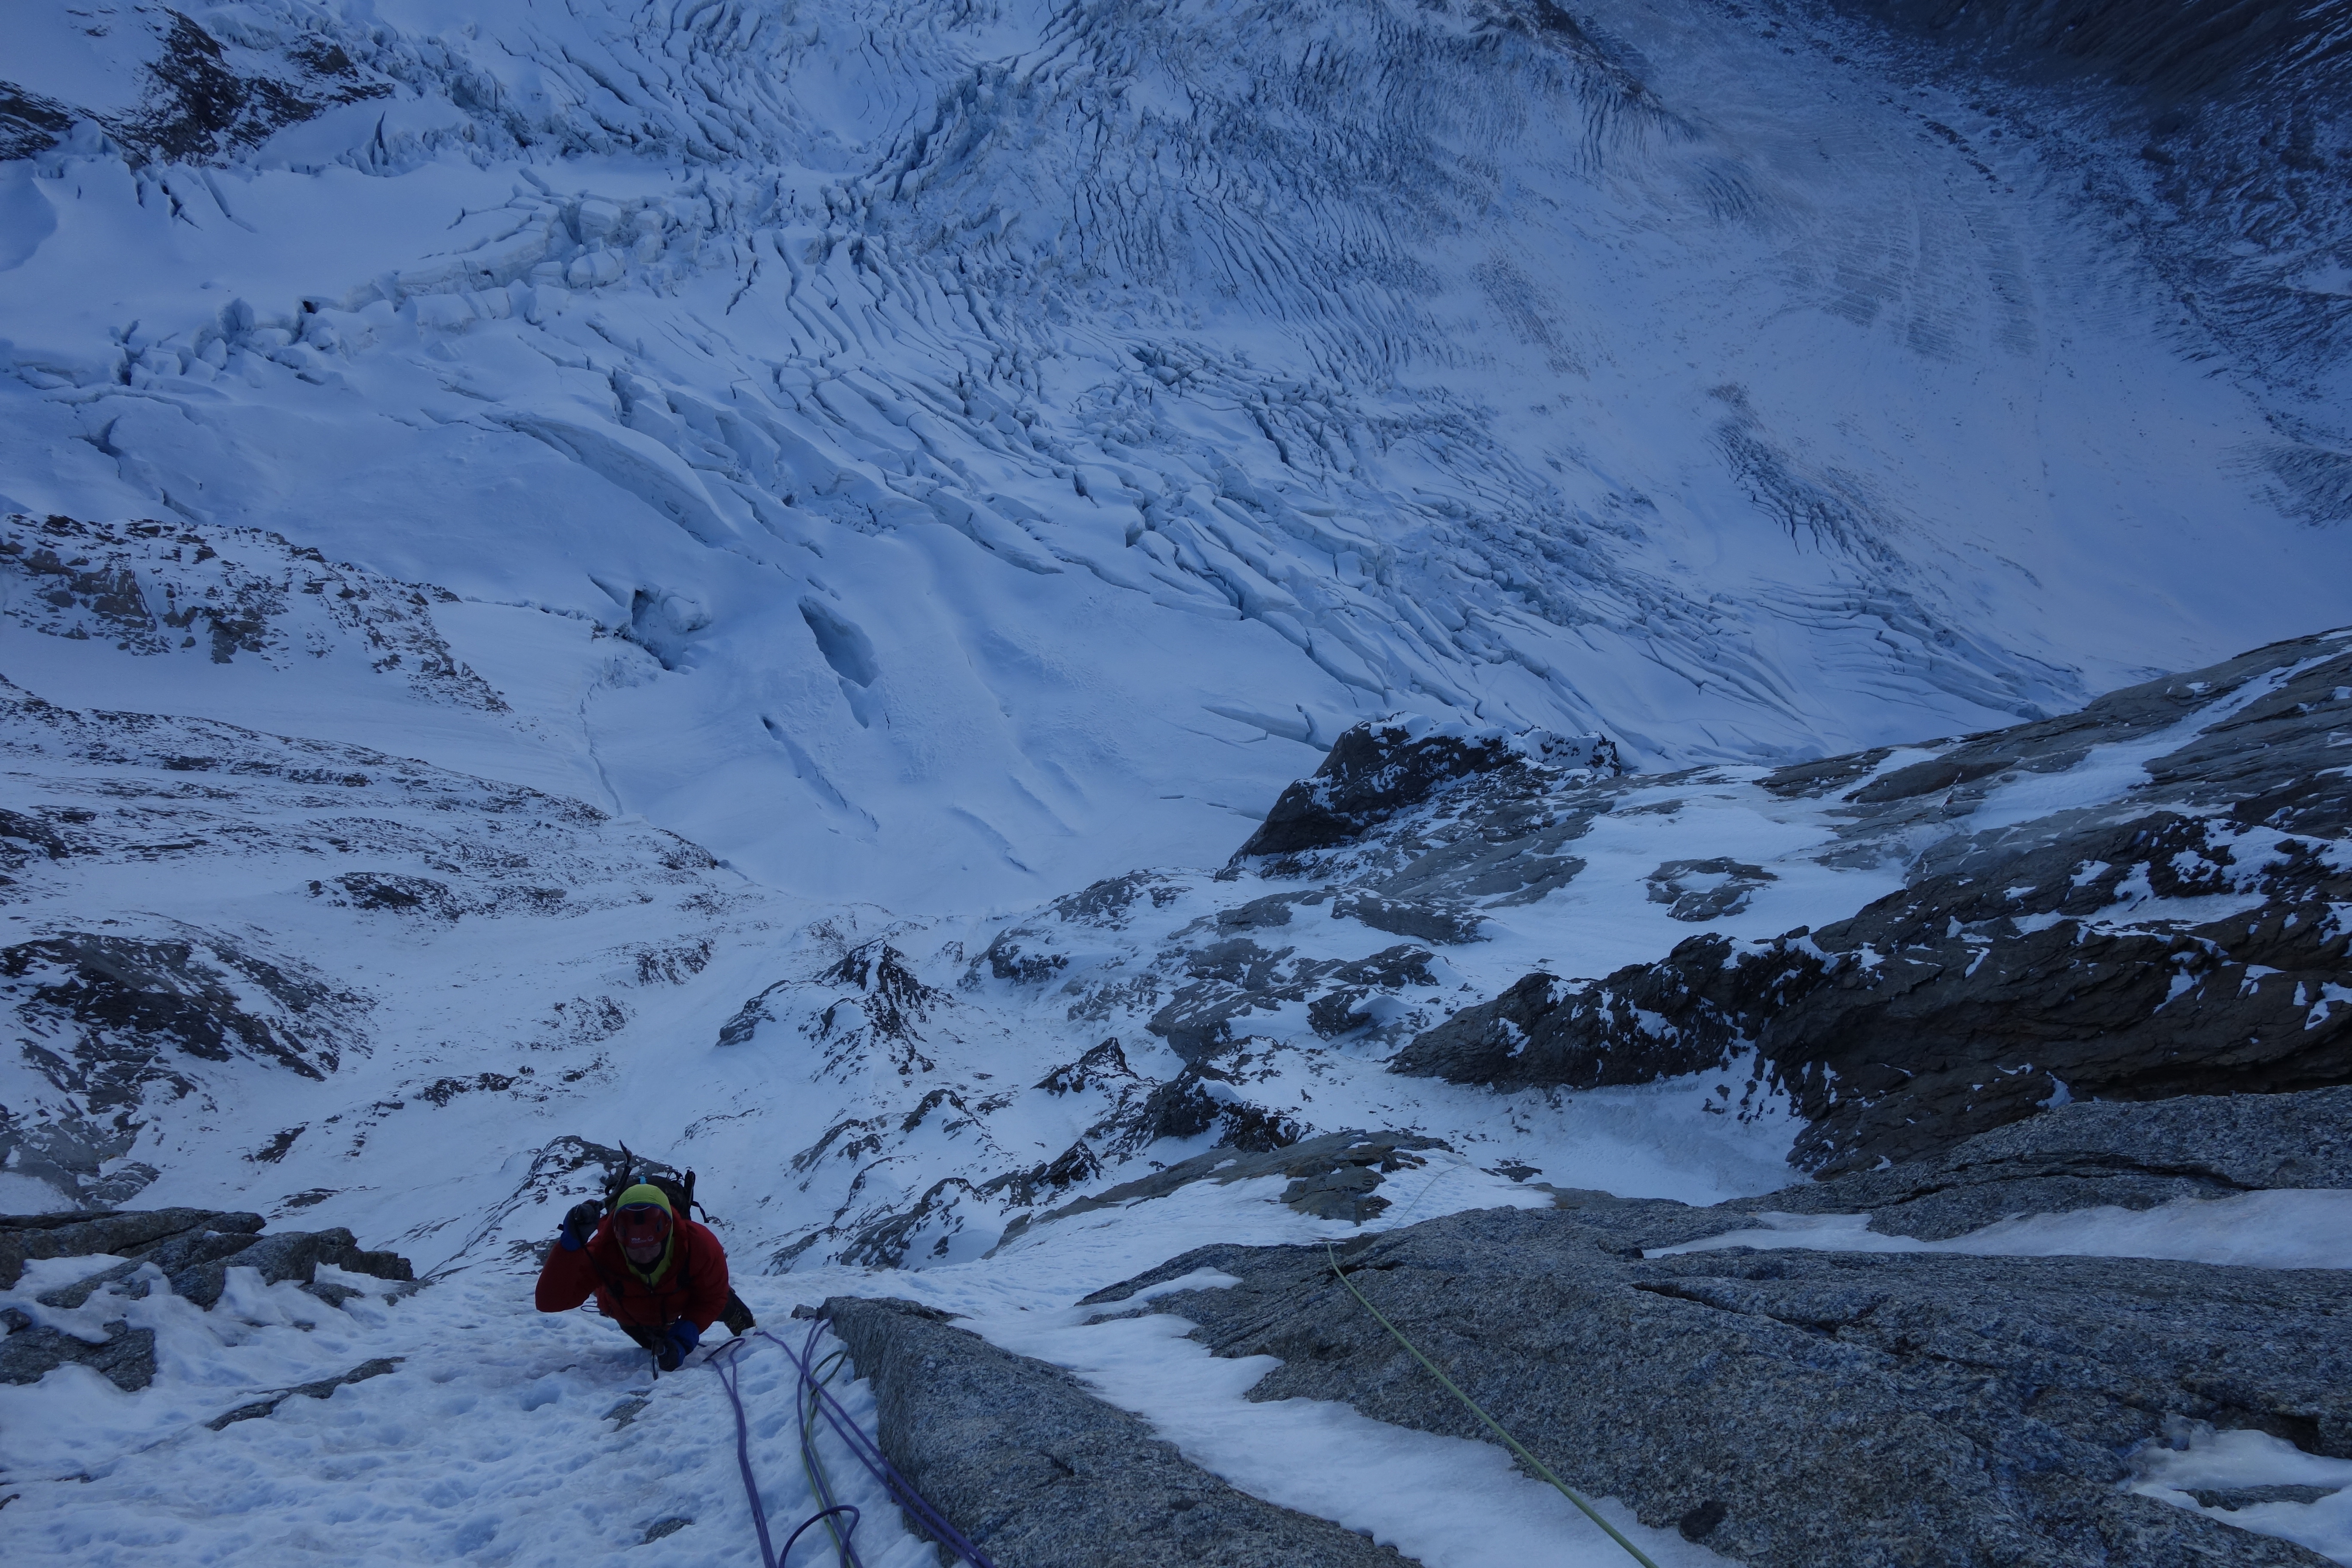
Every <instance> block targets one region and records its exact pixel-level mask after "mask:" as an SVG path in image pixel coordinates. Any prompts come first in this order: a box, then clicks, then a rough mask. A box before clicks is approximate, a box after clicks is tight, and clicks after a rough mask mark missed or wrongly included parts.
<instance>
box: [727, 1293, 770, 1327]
mask: <svg viewBox="0 0 2352 1568" xmlns="http://www.w3.org/2000/svg"><path fill="white" fill-rule="evenodd" d="M719 1321H720V1322H722V1323H724V1324H726V1325H727V1331H728V1332H729V1333H730V1334H748V1333H750V1332H751V1331H752V1330H753V1329H756V1328H758V1327H759V1326H760V1320H759V1319H757V1318H755V1317H753V1316H752V1315H751V1308H749V1307H747V1306H745V1305H743V1298H742V1297H740V1296H738V1295H737V1294H735V1292H734V1291H732V1290H730V1291H728V1292H727V1310H724V1311H722V1312H720V1313H719Z"/></svg>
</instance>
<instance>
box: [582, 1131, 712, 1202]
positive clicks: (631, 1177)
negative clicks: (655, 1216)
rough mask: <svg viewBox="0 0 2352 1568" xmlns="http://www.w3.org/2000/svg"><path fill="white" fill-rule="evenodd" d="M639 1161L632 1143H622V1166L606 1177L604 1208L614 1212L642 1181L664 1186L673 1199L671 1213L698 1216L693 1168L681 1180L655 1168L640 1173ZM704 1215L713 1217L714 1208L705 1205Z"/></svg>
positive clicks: (663, 1193)
mask: <svg viewBox="0 0 2352 1568" xmlns="http://www.w3.org/2000/svg"><path fill="white" fill-rule="evenodd" d="M638 1163H639V1162H638V1159H637V1157H636V1156H635V1154H632V1153H631V1152H629V1146H628V1145H627V1144H626V1143H624V1144H622V1145H621V1164H620V1168H619V1169H618V1170H616V1171H614V1173H612V1174H611V1175H609V1176H607V1177H606V1178H604V1212H605V1213H606V1214H611V1213H612V1212H613V1210H614V1208H616V1207H618V1206H619V1205H620V1201H621V1194H623V1193H625V1192H627V1191H628V1190H629V1189H630V1188H631V1187H633V1186H635V1185H636V1184H638V1183H640V1182H642V1183H644V1184H646V1186H649V1187H655V1188H658V1189H659V1190H660V1192H661V1194H662V1196H664V1197H666V1198H667V1199H668V1200H669V1208H670V1213H672V1214H674V1215H677V1217H678V1218H680V1219H691V1218H693V1217H694V1210H695V1207H696V1205H695V1201H694V1173H693V1172H692V1171H688V1173H686V1177H685V1179H684V1180H682V1181H681V1180H680V1179H679V1178H678V1177H677V1176H675V1175H664V1174H660V1173H656V1172H654V1171H646V1172H645V1173H642V1174H639V1173H635V1167H636V1165H637V1164H638ZM702 1215H703V1217H704V1218H705V1219H708V1218H709V1217H710V1211H709V1209H704V1210H703V1211H702Z"/></svg>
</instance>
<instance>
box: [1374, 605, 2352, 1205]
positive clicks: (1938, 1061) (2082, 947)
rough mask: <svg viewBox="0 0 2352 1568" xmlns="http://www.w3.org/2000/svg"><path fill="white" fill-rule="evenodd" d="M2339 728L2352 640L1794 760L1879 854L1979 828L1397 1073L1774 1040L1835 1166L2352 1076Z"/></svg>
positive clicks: (1535, 978) (2291, 648)
mask: <svg viewBox="0 0 2352 1568" xmlns="http://www.w3.org/2000/svg"><path fill="white" fill-rule="evenodd" d="M2347 735H2352V638H2347V636H2346V635H2345V634H2343V633H2335V634H2330V635H2328V636H2326V637H2306V638H2303V639H2299V640H2297V641H2294V642H2287V643H2280V644H2277V645H2274V646H2273V647H2268V648H2263V649H2260V650H2258V651H2256V652H2254V653H2252V654H2248V655H2245V656H2243V657H2242V658H2237V659H2232V660H2231V661H2229V662H2227V663H2225V664H2221V665H2217V666H2214V667H2212V668H2208V669H2202V670H2196V671H2191V672H2189V673H2188V674H2185V675H2179V676H2174V677H2170V678H2168V679H2164V680H2160V681H2154V682H2150V683H2148V684H2147V685H2145V686H2139V687H2134V688H2130V689H2126V690H2123V691H2118V692H2115V693H2112V694H2110V695H2109V696H2106V697H2104V698H2101V699H2099V700H2097V701H2095V702H2093V703H2092V704H2090V705H2089V706H2088V707H2086V708H2085V709H2084V710H2082V711H2081V712H2080V713H2075V714H2070V715H2067V716H2066V717H2064V718H2061V719H2052V720H2046V721H2040V722H2036V723H2032V724H2024V725H2020V726H2018V727H2017V728H2015V729H2012V730H2004V731H1996V732H1994V733H1991V734H1988V735H1982V736H1978V737H1975V738H1973V739H1971V740H1969V741H1968V742H1964V743H1962V744H1960V745H1958V746H1954V747H1950V748H1948V749H1946V750H1943V751H1941V752H1938V753H1937V754H1935V755H1933V756H1930V757H1927V759H1925V760H1922V761H1918V762H1915V763H1910V764H1908V765H1907V766H1902V767H1897V768H1894V769H1892V770H1891V771H1889V770H1885V769H1884V764H1885V762H1886V761H1887V760H1888V755H1887V753H1884V752H1880V753H1872V754H1869V755H1866V756H1863V757H1856V758H1850V759H1832V760H1831V761H1830V762H1827V763H1809V764H1806V765H1804V766H1802V767H1800V768H1794V769H1790V770H1785V771H1784V772H1783V773H1780V774H1777V775H1775V776H1773V777H1771V778H1768V779H1767V780H1765V781H1764V784H1765V787H1766V788H1768V789H1770V790H1773V791H1775V792H1776V793H1779V794H1781V795H1786V796H1788V797H1790V798H1800V797H1805V796H1812V795H1822V794H1826V793H1830V792H1832V791H1839V790H1843V794H1842V795H1841V796H1840V799H1841V800H1842V801H1843V803H1844V805H1843V812H1844V814H1845V816H1846V821H1847V827H1846V836H1847V837H1849V839H1850V840H1851V841H1853V843H1854V844H1856V845H1857V846H1866V845H1876V846H1879V847H1891V846H1895V845H1898V844H1900V843H1901V842H1902V838H1903V835H1905V834H1906V833H1908V832H1913V831H1916V830H1917V829H1919V828H1922V827H1930V826H1933V827H1942V826H1944V825H1945V824H1947V823H1950V822H1952V821H1954V820H1955V819H1958V822H1959V825H1960V826H1962V828H1963V829H1964V831H1963V832H1961V833H1959V834H1958V835H1949V836H1945V837H1939V838H1938V839H1937V841H1935V842H1933V843H1931V844H1930V845H1929V846H1928V847H1927V848H1926V849H1925V851H1924V852H1921V853H1920V854H1919V855H1918V857H1917V858H1916V861H1915V863H1914V864H1913V865H1912V867H1911V869H1910V872H1909V875H1908V876H1907V878H1906V886H1905V887H1904V888H1903V889H1901V890H1900V891H1898V892H1896V893H1894V894H1891V895H1889V896H1887V897H1885V898H1883V899H1880V900H1877V901H1876V902H1874V903H1872V904H1870V905H1869V906H1867V907H1866V908H1864V909H1863V910H1860V911H1859V912H1857V913H1856V914H1854V915H1853V916H1852V917H1851V918H1849V919H1847V920H1843V921H1837V922H1835V923H1833V924H1830V925H1826V926H1823V927H1821V928H1819V929H1816V930H1810V931H1808V930H1804V929H1799V930H1797V931H1790V932H1789V933H1787V934H1786V935H1784V936H1781V937H1780V938H1778V939H1776V940H1773V941H1770V942H1734V941H1733V940H1731V939H1730V938H1727V937H1725V936H1722V935H1719V934H1713V933H1710V934H1707V935H1703V936H1695V937H1692V938H1690V939H1689V940H1687V941H1685V942H1683V943H1681V944H1680V945H1679V946H1677V947H1676V948H1675V950H1674V952H1672V953H1670V954H1669V955H1668V956H1667V957H1665V958H1664V959H1663V960H1660V961H1658V962H1655V963H1643V964H1634V965H1629V966H1627V967H1625V968H1623V969H1620V970H1618V971H1617V972H1615V973H1612V974H1610V975H1609V976H1607V977H1606V978H1604V979H1602V980H1599V981H1596V982H1591V983H1589V984H1583V985H1580V986H1573V985H1569V984H1563V983H1562V982H1560V981H1559V979H1557V978H1556V977H1555V976H1552V975H1549V974H1544V973H1538V974H1531V975H1528V977H1526V978H1525V979H1524V980H1522V981H1520V982H1519V983H1518V984H1517V985H1515V986H1513V987H1512V988H1510V989H1509V990H1508V991H1507V992H1505V993H1504V994H1502V995H1500V996H1498V997H1496V998H1495V999H1494V1000H1492V1001H1488V1002H1486V1003H1482V1004H1479V1005H1475V1006H1473V1007H1470V1008H1465V1009H1464V1010H1463V1011H1461V1012H1459V1013H1457V1014H1455V1015H1454V1016H1453V1017H1452V1018H1450V1019H1448V1020H1446V1021H1445V1022H1444V1023H1443V1024H1441V1025H1439V1026H1437V1027H1435V1028H1433V1029H1431V1030H1428V1031H1426V1032H1424V1033H1423V1034H1422V1035H1420V1036H1419V1037H1416V1038H1415V1039H1414V1040H1413V1041H1412V1043H1411V1044H1410V1045H1409V1046H1408V1047H1406V1048H1405V1049H1404V1050H1403V1051H1402V1052H1401V1053H1400V1054H1399V1055H1398V1056H1397V1058H1395V1060H1394V1062H1393V1063H1392V1064H1391V1065H1392V1068H1393V1070H1395V1071H1398V1072H1401V1073H1407V1074H1419V1075H1423V1076H1431V1077H1439V1078H1444V1079H1450V1080H1452V1081H1454V1082H1475V1083H1489V1084H1494V1085H1496V1086H1497V1087H1501V1088H1519V1087H1528V1086H1540V1085H1561V1086H1566V1087H1570V1088H1590V1087H1594V1086H1597V1085H1601V1084H1611V1083H1639V1082H1646V1081H1650V1080H1652V1079H1659V1078H1664V1077H1669V1076H1673V1075H1675V1074H1678V1073H1685V1072H1696V1071H1702V1070H1710V1069H1714V1068H1726V1067H1730V1066H1732V1065H1733V1064H1734V1063H1735V1062H1736V1061H1738V1060H1739V1059H1740V1058H1743V1057H1744V1056H1745V1054H1746V1053H1748V1052H1749V1051H1753V1052H1754V1053H1756V1058H1758V1066H1757V1068H1756V1069H1755V1076H1753V1077H1751V1078H1750V1079H1749V1080H1748V1091H1749V1094H1750V1096H1751V1097H1752V1096H1753V1094H1754V1093H1755V1092H1756V1090H1757V1089H1758V1088H1759V1079H1760V1080H1761V1081H1762V1083H1763V1084H1764V1085H1765V1086H1766V1087H1772V1088H1780V1089H1785V1090H1786V1091H1787V1092H1788V1094H1789V1095H1790V1097H1791V1099H1792V1100H1793V1102H1794V1106H1795V1109H1796V1110H1798V1111H1799V1113H1800V1114H1801V1115H1802V1116H1803V1117H1804V1119H1805V1121H1806V1122H1807V1123H1808V1125H1807V1128H1806V1131H1804V1133H1803V1134H1802V1135H1801V1137H1800V1139H1799V1140H1798V1144H1797V1150H1796V1153H1795V1154H1794V1156H1793V1159H1794V1160H1795V1162H1796V1163H1798V1164H1799V1165H1800V1166H1801V1168H1804V1169H1808V1170H1811V1171H1814V1172H1817V1173H1829V1174H1833V1173H1839V1172H1843V1171H1853V1170H1861V1169H1866V1168H1869V1167H1870V1166H1873V1165H1875V1164H1878V1163H1881V1162H1884V1161H1898V1162H1899V1161H1906V1160H1911V1159H1916V1158H1918V1157H1920V1156H1923V1155H1926V1154H1929V1153H1932V1152H1936V1151H1938V1150H1941V1149H1946V1148H1948V1147H1950V1146H1951V1145H1952V1144H1954V1143H1956V1142H1959V1141H1960V1140H1962V1139H1965V1138H1967V1137H1969V1136H1970V1135H1972V1134H1974V1133H1977V1132H1981V1131H1987V1130H1989V1129H1991V1128H1994V1127H1998V1126H2000V1125H2003V1124H2004V1123H2007V1122H2011V1121H2019V1120H2021V1119H2022V1118H2025V1117H2028V1116H2031V1115H2032V1114H2033V1113H2034V1112H2035V1110H2037V1109H2040V1108H2042V1107H2043V1106H2049V1105H2059V1104H2063V1103H2065V1102H2066V1101H2067V1100H2070V1099H2091V1098H2098V1099H2112V1100H2157V1099H2163V1098H2166V1097H2168V1096H2174V1095H2185V1094H2187V1095H2197V1094H2221V1093H2235V1092H2277V1091H2281V1090H2290V1089H2309V1088H2315V1087H2318V1086H2322V1085H2329V1084H2341V1083H2346V1082H2352V984H2347V976H2348V975H2352V964H2348V963H2347V942H2352V919H2347V911H2352V776H2347V772H2346V770H2345V769H2344V767H2343V766H2342V764H2341V762H2340V751H2341V748H2342V747H2343V745H2344V744H2345V743H2346V740H2347ZM2095 748H2104V749H2105V750H2104V751H2103V752H2102V753H2101V760H2100V763H2098V764H2097V765H2094V764H2093V762H2092V753H2093V752H2094V749H2095ZM2067 774H2072V775H2073V777H2074V779H2076V780H2080V781H2081V782H2080V783H2078V784H2074V786H2073V787H2066V786H2064V785H2061V784H2056V783H2054V782H2053V784H2040V783H2038V782H2037V781H2038V780H2039V779H2041V778H2043V777H2051V776H2053V775H2067ZM2102 775H2112V778H2110V777H2107V776H2102ZM1971 818H1973V819H1974V820H1975V821H1977V822H1984V823H1985V824H1986V825H1985V826H1980V827H1978V828H1977V829H1976V830H1975V831H1973V832H1969V831H1965V828H1967V827H1968V826H1969V819H1971ZM1988 818H1990V822H1987V821H1986V819H1988ZM1947 833H1948V829H1947ZM1694 864H1695V863H1694ZM1662 869H1663V868H1662ZM1677 896H1681V895H1679V894H1678V895H1677Z"/></svg>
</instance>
